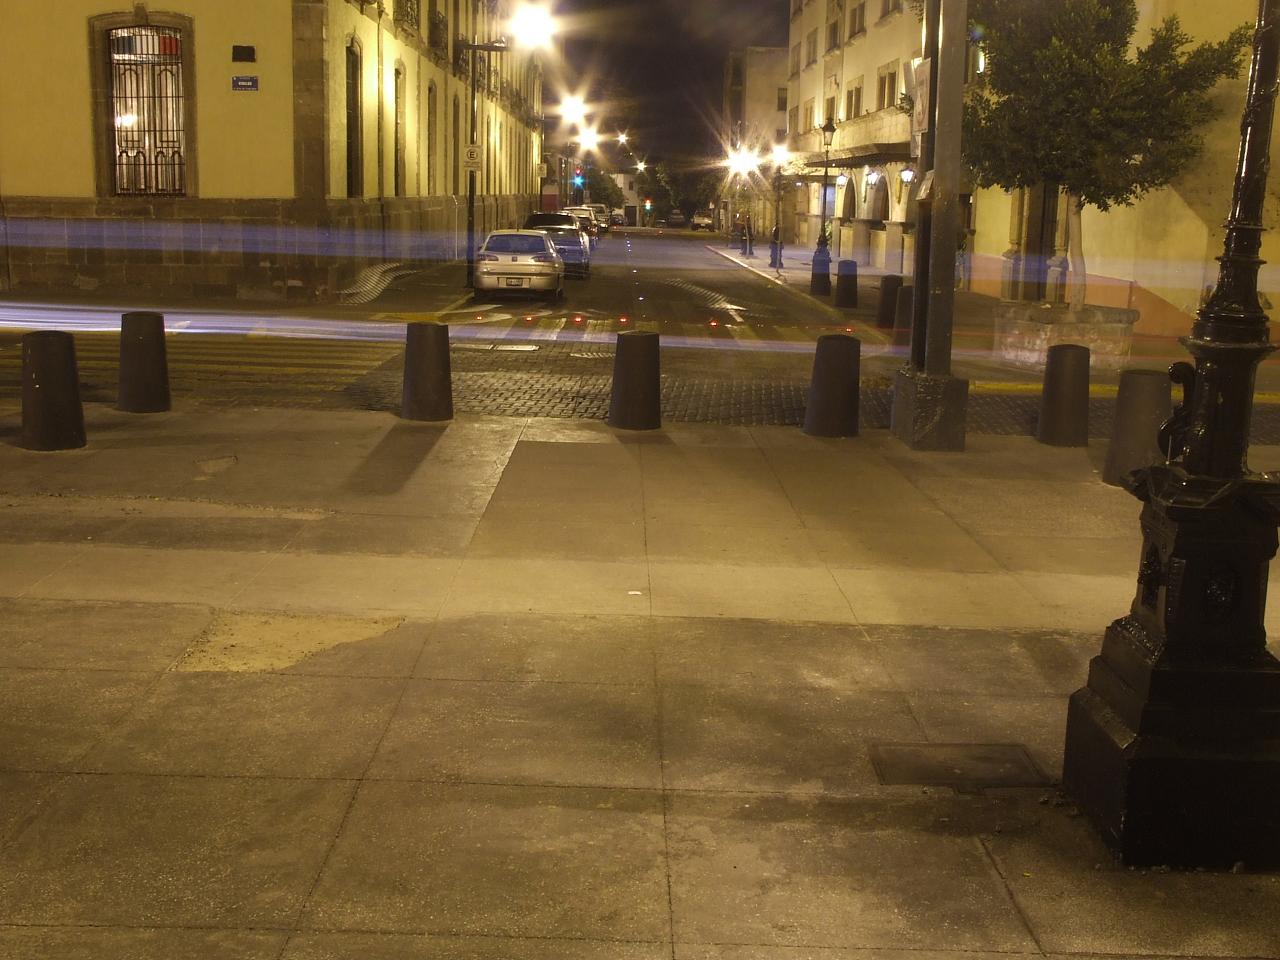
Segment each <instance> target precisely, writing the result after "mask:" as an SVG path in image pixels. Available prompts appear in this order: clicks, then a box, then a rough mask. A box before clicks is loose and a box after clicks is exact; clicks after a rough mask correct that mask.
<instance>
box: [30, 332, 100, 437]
mask: <svg viewBox="0 0 1280 960" xmlns="http://www.w3.org/2000/svg"><path fill="white" fill-rule="evenodd" d="M18 442H19V444H20V445H21V446H23V447H26V448H27V449H28V450H74V449H76V448H77V447H83V446H84V444H85V436H84V407H83V406H82V405H81V404H80V374H79V372H78V371H77V370H76V342H75V339H74V338H73V337H72V336H71V334H69V333H64V332H62V331H60V330H40V331H37V332H35V333H27V334H23V336H22V436H21V438H20V439H19V441H18Z"/></svg>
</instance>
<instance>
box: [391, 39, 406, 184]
mask: <svg viewBox="0 0 1280 960" xmlns="http://www.w3.org/2000/svg"><path fill="white" fill-rule="evenodd" d="M394 91H395V92H394V96H395V124H396V129H395V146H394V150H395V154H394V163H393V172H392V177H393V183H394V191H395V195H396V196H397V197H403V196H404V195H405V159H404V155H405V131H404V125H405V120H404V64H402V63H397V64H396V68H395V74H394Z"/></svg>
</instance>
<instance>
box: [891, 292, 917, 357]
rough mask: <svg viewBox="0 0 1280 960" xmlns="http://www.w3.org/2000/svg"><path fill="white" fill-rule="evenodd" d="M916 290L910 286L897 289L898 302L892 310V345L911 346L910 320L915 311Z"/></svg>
mask: <svg viewBox="0 0 1280 960" xmlns="http://www.w3.org/2000/svg"><path fill="white" fill-rule="evenodd" d="M915 298H916V288H915V287H913V286H912V285H911V284H907V285H906V286H904V287H899V288H898V302H897V303H896V304H894V310H893V345H894V346H895V347H909V346H911V320H912V317H913V316H914V311H915V302H916V301H915Z"/></svg>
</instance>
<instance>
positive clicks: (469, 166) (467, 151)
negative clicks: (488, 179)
mask: <svg viewBox="0 0 1280 960" xmlns="http://www.w3.org/2000/svg"><path fill="white" fill-rule="evenodd" d="M480 156H481V155H480V148H479V147H463V148H462V169H463V170H475V171H479V170H480V168H481V166H482V164H481V162H480Z"/></svg>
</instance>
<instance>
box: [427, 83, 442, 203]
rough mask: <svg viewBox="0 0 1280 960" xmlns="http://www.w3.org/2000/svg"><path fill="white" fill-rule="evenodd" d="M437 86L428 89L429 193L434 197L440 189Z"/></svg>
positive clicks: (432, 85)
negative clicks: (437, 169)
mask: <svg viewBox="0 0 1280 960" xmlns="http://www.w3.org/2000/svg"><path fill="white" fill-rule="evenodd" d="M437 137H438V134H437V133H436V85H435V84H434V83H432V84H430V85H429V86H428V87H427V193H428V194H430V195H434V194H435V192H436V190H437V189H438V186H439V185H438V184H437V183H436V165H437V163H438V162H439V158H438V157H437V156H436V139H437Z"/></svg>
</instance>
